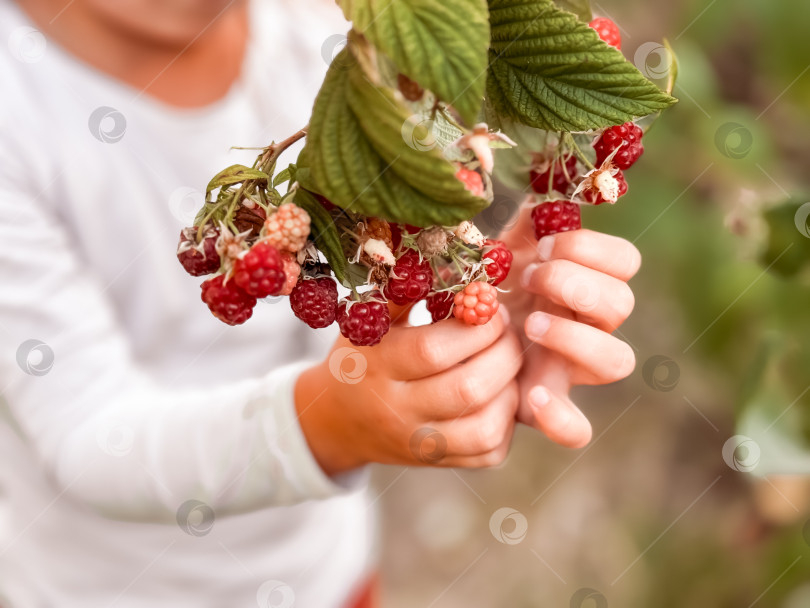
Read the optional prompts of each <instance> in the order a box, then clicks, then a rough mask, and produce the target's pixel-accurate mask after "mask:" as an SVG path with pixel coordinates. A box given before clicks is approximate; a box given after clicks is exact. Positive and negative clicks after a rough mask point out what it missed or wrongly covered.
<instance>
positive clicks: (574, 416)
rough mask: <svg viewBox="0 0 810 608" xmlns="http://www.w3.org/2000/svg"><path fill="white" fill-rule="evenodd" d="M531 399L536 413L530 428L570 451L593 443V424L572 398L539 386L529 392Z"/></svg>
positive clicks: (529, 398)
mask: <svg viewBox="0 0 810 608" xmlns="http://www.w3.org/2000/svg"><path fill="white" fill-rule="evenodd" d="M527 399H528V402H529V406H530V407H531V409H532V412H533V414H534V420H533V421H532V423H531V424H529V426H531V427H533V428H535V429H537V430H538V431H540V432H542V433H544V434H545V435H546V436H547V437H548V438H549V439H551V440H552V441H553V442H555V443H558V444H560V445H562V446H565V447H569V448H581V447H583V446H585V445H587V443H588V442H589V441H590V440H591V436H592V434H593V430H592V429H591V423H590V422H588V419H587V418H586V417H585V415H584V414H583V413H582V412H581V411H579V408H578V407H577V406H576V405H574V402H573V401H571V400H570V399H569V398H568V396H566V395H562V396H560V395H557V394H555V393H552V392H551V391H549V390H548V389H546V388H545V387H543V386H535V387H534V388H532V389H530V390H529V392H528V396H527ZM524 422H526V421H524Z"/></svg>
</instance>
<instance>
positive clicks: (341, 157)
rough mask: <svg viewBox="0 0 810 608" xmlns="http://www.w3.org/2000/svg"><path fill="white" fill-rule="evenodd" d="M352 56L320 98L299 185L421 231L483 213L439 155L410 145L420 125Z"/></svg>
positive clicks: (417, 143)
mask: <svg viewBox="0 0 810 608" xmlns="http://www.w3.org/2000/svg"><path fill="white" fill-rule="evenodd" d="M350 53H351V51H350V50H349V49H344V50H343V51H341V55H339V56H338V57H336V58H335V60H334V61H333V63H332V66H331V67H330V69H329V72H328V73H327V75H326V80H325V81H324V83H323V86H322V87H321V90H320V92H319V93H318V97H317V99H316V101H315V107H314V109H313V112H312V119H311V121H310V128H309V134H308V136H307V144H306V147H305V148H304V151H303V152H302V157H299V171H298V178H299V180H305V182H306V186H307V187H308V188H310V189H312V190H314V191H316V192H318V193H320V194H322V195H324V196H326V197H327V198H328V199H329V200H330V201H332V202H333V203H334V204H335V205H337V206H338V207H342V208H344V209H348V210H351V211H353V212H355V213H361V214H363V215H369V216H377V217H382V218H384V219H387V220H390V221H396V222H404V223H408V224H413V225H416V226H429V225H433V224H440V225H455V224H458V223H459V222H461V221H463V220H466V219H470V218H471V217H473V216H474V215H475V214H476V213H478V212H479V211H481V210H482V209H484V208H485V207H486V206H487V205H488V201H487V200H485V199H483V198H479V197H476V196H473V195H472V194H471V193H470V192H468V191H467V190H466V189H465V188H464V185H463V184H462V183H461V182H460V181H459V180H457V179H455V173H456V167H455V165H454V164H453V163H451V162H449V161H448V160H446V159H445V158H444V157H443V156H442V153H441V151H440V150H439V147H438V146H436V145H434V144H433V143H432V142H431V141H430V139H429V138H428V139H426V140H419V139H418V138H417V139H414V138H413V137H412V135H413V129H414V128H416V127H417V126H418V125H416V124H414V123H413V122H411V121H410V120H409V119H411V117H410V115H409V111H408V110H407V109H406V108H405V107H404V106H403V105H402V104H400V103H399V102H398V101H397V100H396V97H395V95H394V92H393V90H391V89H387V88H384V87H379V86H376V85H375V84H373V83H372V82H371V81H369V80H368V79H367V77H366V74H365V73H364V72H363V70H362V68H361V67H360V65H359V64H358V63H357V62H356V61H353V60H352V59H351V57H350ZM344 54H346V55H344ZM416 120H417V121H418V120H419V119H418V118H417V119H416ZM302 168H306V169H307V171H304V172H303V173H302ZM302 183H304V182H302Z"/></svg>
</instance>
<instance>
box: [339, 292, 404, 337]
mask: <svg viewBox="0 0 810 608" xmlns="http://www.w3.org/2000/svg"><path fill="white" fill-rule="evenodd" d="M337 322H338V325H339V326H340V333H341V334H343V337H344V338H348V339H349V342H351V343H352V344H354V345H355V346H373V345H375V344H377V343H378V342H379V341H380V340H382V337H383V336H384V335H385V334H387V333H388V330H389V329H390V327H391V315H390V313H389V312H388V305H387V304H386V303H385V302H383V301H382V300H381V299H380V297H379V294H378V293H377V292H371V295H369V294H363V296H362V298H361V300H360V301H359V302H351V301H349V300H348V299H345V298H344V299H343V300H341V301H340V302H339V303H338V308H337Z"/></svg>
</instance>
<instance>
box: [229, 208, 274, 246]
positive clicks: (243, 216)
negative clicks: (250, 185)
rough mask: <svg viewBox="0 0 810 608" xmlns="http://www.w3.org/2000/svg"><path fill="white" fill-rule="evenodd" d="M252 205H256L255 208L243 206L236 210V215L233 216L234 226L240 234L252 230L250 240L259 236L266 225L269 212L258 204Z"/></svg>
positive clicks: (249, 235)
mask: <svg viewBox="0 0 810 608" xmlns="http://www.w3.org/2000/svg"><path fill="white" fill-rule="evenodd" d="M252 204H253V205H254V206H253V207H248V206H247V205H242V206H241V207H239V209H237V210H236V213H234V214H233V225H234V226H236V229H237V230H238V231H239V232H247V231H248V230H250V234H248V238H252V237H256V236H258V235H259V233H260V232H261V230H262V226H263V225H264V220H265V219H267V212H265V210H264V209H262V208H261V207H259V206H258V205H256V203H252Z"/></svg>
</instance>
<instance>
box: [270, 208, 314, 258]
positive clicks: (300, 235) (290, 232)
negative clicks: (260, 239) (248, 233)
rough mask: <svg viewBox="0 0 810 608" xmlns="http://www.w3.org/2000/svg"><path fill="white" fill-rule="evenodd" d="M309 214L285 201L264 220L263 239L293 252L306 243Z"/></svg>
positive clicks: (309, 221) (282, 249)
mask: <svg viewBox="0 0 810 608" xmlns="http://www.w3.org/2000/svg"><path fill="white" fill-rule="evenodd" d="M310 223H311V220H310V217H309V214H308V213H307V212H306V211H304V210H303V209H301V207H299V206H298V205H295V204H293V203H285V204H283V205H281V206H280V207H279V208H278V209H276V211H275V213H273V214H272V215H271V216H270V217H268V218H267V220H265V222H264V233H265V237H264V240H265V241H266V242H267V243H269V244H270V245H273V246H274V247H276V248H278V249H280V250H281V251H291V252H292V253H295V252H297V251H300V250H301V249H303V248H304V245H306V244H307V237H308V236H309V227H310Z"/></svg>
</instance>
